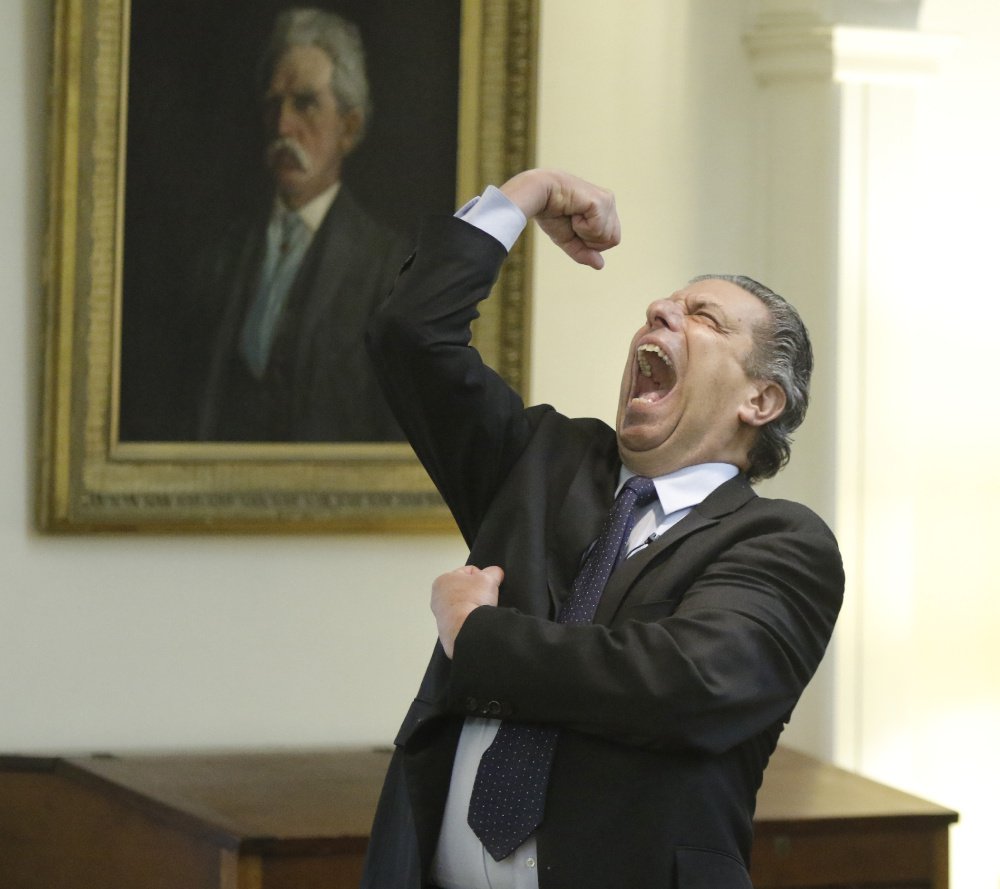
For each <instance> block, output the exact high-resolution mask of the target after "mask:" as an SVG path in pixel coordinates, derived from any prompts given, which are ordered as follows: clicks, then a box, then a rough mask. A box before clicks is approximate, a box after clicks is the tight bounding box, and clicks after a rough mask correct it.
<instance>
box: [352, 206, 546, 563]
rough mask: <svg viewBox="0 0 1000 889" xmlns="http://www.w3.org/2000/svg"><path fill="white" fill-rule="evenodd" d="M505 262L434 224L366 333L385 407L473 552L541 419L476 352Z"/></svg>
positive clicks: (456, 230)
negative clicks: (482, 311) (484, 311)
mask: <svg viewBox="0 0 1000 889" xmlns="http://www.w3.org/2000/svg"><path fill="white" fill-rule="evenodd" d="M506 256H507V253H506V251H505V249H504V248H503V246H502V245H501V244H500V242H499V241H497V240H496V239H494V238H493V237H491V236H490V235H487V234H485V233H484V232H482V231H480V230H479V229H477V228H475V227H474V226H472V225H469V224H468V223H466V222H462V221H461V220H459V219H455V218H453V217H440V218H438V217H434V218H431V219H429V220H428V221H427V222H425V224H424V226H423V229H422V231H421V236H420V240H419V242H418V245H417V249H416V252H415V253H414V254H413V256H411V257H410V259H409V260H407V262H406V264H404V266H403V271H402V272H401V273H400V276H399V278H398V279H397V282H396V285H395V287H394V288H393V292H392V293H391V294H390V296H389V298H388V299H387V300H386V301H385V303H384V304H383V305H382V306H381V307H380V308H379V310H378V311H377V312H376V313H375V315H374V317H373V319H372V322H371V324H370V326H369V330H368V349H369V353H370V355H371V358H372V361H373V363H374V365H375V369H376V375H377V376H378V378H379V383H380V384H381V386H382V390H383V392H384V393H385V396H386V399H387V401H388V402H389V405H390V406H391V408H392V410H393V412H394V414H395V415H396V419H397V420H398V421H399V424H400V426H401V427H402V429H403V432H404V433H405V434H406V437H407V438H408V439H409V441H410V444H411V445H412V446H413V449H414V451H415V452H416V454H417V457H418V458H419V459H420V461H421V463H423V465H424V467H425V468H426V469H427V472H428V473H429V475H430V477H431V479H432V480H433V481H434V484H435V485H436V486H437V488H438V490H439V491H440V492H441V495H442V497H443V498H444V500H445V502H446V503H447V505H448V507H449V509H450V510H451V513H452V515H453V516H454V517H455V521H456V522H457V524H458V526H459V529H460V530H461V531H462V534H463V536H464V537H465V539H466V542H468V543H470V545H471V541H472V540H473V538H474V537H475V533H476V530H477V529H478V527H479V524H480V522H481V521H482V517H483V514H484V513H485V511H486V509H487V507H488V505H489V502H490V500H491V499H492V496H493V494H494V493H495V491H496V489H497V487H498V486H499V484H500V483H501V482H502V480H503V479H504V477H505V476H506V474H507V472H508V471H509V469H510V467H511V466H512V465H513V462H514V461H515V460H516V459H517V456H518V455H519V454H520V452H521V451H522V450H523V448H524V446H525V444H526V442H527V440H528V437H529V434H530V428H531V426H532V422H531V417H532V413H533V411H528V410H526V409H525V407H524V404H523V402H522V400H521V398H520V396H518V394H517V393H516V392H514V391H513V390H512V389H511V388H510V387H509V386H508V385H507V383H505V382H504V380H503V379H502V378H501V377H500V376H499V375H498V374H497V373H496V372H495V371H493V370H492V369H491V368H489V367H487V366H486V365H485V364H484V363H483V360H482V358H481V356H480V355H479V353H478V352H477V351H476V350H475V349H474V348H473V347H472V345H471V339H472V333H471V325H472V322H473V321H474V320H475V319H476V318H477V317H478V314H479V313H478V310H477V308H476V307H477V305H478V303H479V302H480V301H481V300H483V299H486V297H487V296H488V295H489V293H490V290H491V289H492V287H493V284H494V283H495V281H496V278H497V275H498V274H499V271H500V267H501V265H502V263H503V260H504V259H505V258H506Z"/></svg>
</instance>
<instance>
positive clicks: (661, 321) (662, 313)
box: [646, 299, 684, 330]
mask: <svg viewBox="0 0 1000 889" xmlns="http://www.w3.org/2000/svg"><path fill="white" fill-rule="evenodd" d="M646 321H647V323H648V324H649V326H650V327H666V328H667V329H668V330H680V329H681V328H682V327H683V326H684V312H682V311H681V309H680V307H679V306H678V305H677V304H676V303H674V302H672V301H671V300H669V299H658V300H656V301H655V302H652V303H650V304H649V308H648V309H646Z"/></svg>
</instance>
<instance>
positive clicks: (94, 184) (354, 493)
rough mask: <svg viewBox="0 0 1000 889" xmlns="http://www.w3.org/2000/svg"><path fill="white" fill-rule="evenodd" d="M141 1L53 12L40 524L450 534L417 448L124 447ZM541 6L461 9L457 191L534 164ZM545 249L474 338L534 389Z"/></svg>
mask: <svg viewBox="0 0 1000 889" xmlns="http://www.w3.org/2000/svg"><path fill="white" fill-rule="evenodd" d="M129 14H130V6H129V0H56V18H55V47H54V67H53V82H52V109H51V135H50V140H51V141H50V167H51V169H50V176H49V181H50V196H49V232H48V253H47V258H46V270H45V271H46V294H47V305H46V316H45V368H44V392H43V398H42V410H43V416H42V424H41V425H42V429H41V448H40V460H39V473H38V474H39V497H38V501H39V508H38V518H39V525H40V527H41V528H42V529H43V530H45V531H60V532H90V531H147V532H150V531H152V532H163V531H267V532H288V531H397V530H399V531H402V530H406V531H414V530H443V529H446V528H449V527H452V525H451V520H450V518H449V517H448V515H447V511H446V510H445V508H444V506H443V505H442V504H441V502H440V499H439V497H438V496H437V494H436V492H435V491H434V490H433V488H432V486H431V484H430V481H429V480H428V478H427V476H426V475H425V473H424V471H423V469H422V467H420V465H419V464H418V462H417V461H416V458H415V457H414V456H413V453H412V451H411V450H410V448H409V447H408V446H407V445H401V444H390V443H364V444H329V445H315V444H223V443H195V442H180V443H173V442H171V443H167V442H150V443H135V442H127V443H123V442H120V441H119V440H118V431H117V393H118V363H119V362H118V357H119V349H120V332H121V326H120V318H121V287H122V285H121V277H122V276H121V270H122V253H123V248H122V243H123V239H122V220H123V194H124V157H125V144H126V128H127V121H126V112H125V108H126V102H125V99H126V96H127V89H128V84H127V73H128V41H127V39H126V37H127V35H128V34H129ZM537 21H538V15H537V0H463V2H462V23H461V26H462V38H461V60H460V70H461V82H460V113H459V133H458V138H459V162H458V182H457V191H458V194H459V195H462V196H468V195H470V194H474V193H476V192H477V191H478V190H479V189H480V188H481V187H482V184H483V183H486V182H500V181H502V180H503V179H505V178H506V177H507V176H508V175H510V174H511V173H512V172H515V171H516V170H518V169H523V168H524V167H526V166H529V165H530V163H531V157H532V153H533V147H534V146H533V143H534V139H533V136H534V132H533V121H534V100H535V88H534V84H535V66H536V45H537ZM529 248H530V244H528V245H521V246H519V247H518V248H517V249H516V250H515V251H514V254H513V255H512V256H511V258H510V260H509V261H508V263H507V265H506V266H505V269H504V272H503V275H502V278H501V281H500V284H499V289H498V292H497V294H496V297H495V298H494V299H491V300H490V301H489V303H488V304H487V305H486V306H484V314H483V317H482V318H481V319H480V322H479V323H478V327H477V329H476V342H477V345H478V347H479V349H480V351H481V352H482V353H483V355H484V356H485V358H486V359H487V361H488V362H489V363H491V364H492V365H493V366H494V367H496V368H497V369H498V370H499V371H500V372H501V373H503V374H504V376H505V377H506V378H507V379H508V380H509V381H510V382H511V383H512V385H514V386H515V387H516V388H517V389H519V390H520V391H524V390H525V388H526V384H527V357H528V313H529V292H528V288H529V277H530V276H529V271H530V249H529Z"/></svg>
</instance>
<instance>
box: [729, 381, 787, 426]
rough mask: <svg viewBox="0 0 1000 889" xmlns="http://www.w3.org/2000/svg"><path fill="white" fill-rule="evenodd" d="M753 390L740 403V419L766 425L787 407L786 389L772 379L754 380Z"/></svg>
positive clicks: (755, 424)
mask: <svg viewBox="0 0 1000 889" xmlns="http://www.w3.org/2000/svg"><path fill="white" fill-rule="evenodd" d="M753 387H754V389H753V392H752V393H751V395H750V397H749V398H748V399H747V400H746V401H745V402H744V403H743V404H742V405H740V410H739V416H740V419H741V420H742V421H743V422H744V423H746V424H747V425H748V426H765V425H767V424H768V423H770V422H771V421H772V420H775V419H777V418H778V417H780V416H781V414H782V411H784V409H785V404H786V401H787V399H786V397H785V390H784V389H782V388H781V386H779V385H778V384H777V383H775V382H772V381H770V380H754V382H753Z"/></svg>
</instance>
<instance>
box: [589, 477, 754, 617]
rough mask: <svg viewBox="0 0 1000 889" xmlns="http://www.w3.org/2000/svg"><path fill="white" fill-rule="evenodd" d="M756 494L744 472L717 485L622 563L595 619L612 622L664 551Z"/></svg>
mask: <svg viewBox="0 0 1000 889" xmlns="http://www.w3.org/2000/svg"><path fill="white" fill-rule="evenodd" d="M756 496H757V495H756V494H755V493H754V491H753V488H751V487H750V483H749V482H748V481H747V479H746V476H744V475H737V476H736V477H735V478H733V479H730V480H729V481H728V482H726V483H725V484H723V485H720V486H719V487H718V488H716V489H715V490H714V491H713V492H712V493H711V494H709V495H708V497H706V498H705V500H704V501H702V502H701V503H700V504H698V506H696V507H695V508H694V509H693V510H691V512H690V513H688V514H687V515H686V516H685V517H684V518H683V519H681V520H680V521H679V522H678V523H677V524H676V525H674V526H673V527H672V528H670V529H669V530H668V531H667V532H666V534H664V535H663V536H662V537H660V538H658V539H657V540H655V541H653V542H652V543H651V544H649V546H647V547H646V548H645V549H643V550H641V551H640V552H638V553H636V554H635V555H634V556H632V557H630V558H628V559H626V560H625V561H624V562H623V563H622V564H621V565H619V567H618V568H617V569H616V570H615V571H614V572H613V573H612V575H611V578H610V580H608V585H607V586H606V587H605V588H604V594H603V595H602V596H601V601H600V602H599V603H598V605H597V613H596V614H595V615H594V623H595V624H609V623H610V622H611V620H612V619H613V618H614V616H615V614H616V613H617V611H618V609H619V607H621V604H622V601H623V600H624V598H625V595H626V594H627V593H628V591H629V589H631V587H632V585H633V584H634V583H635V582H636V580H638V579H639V577H640V575H641V574H642V573H643V572H644V571H645V570H646V568H647V567H649V565H650V564H651V563H652V562H653V561H655V560H658V559H659V558H660V557H661V555H662V554H663V553H665V552H666V551H667V550H670V549H672V548H674V547H676V546H677V544H678V543H680V542H681V541H682V540H684V539H685V538H686V537H689V536H691V535H692V534H695V533H696V532H699V531H702V530H704V529H705V528H711V527H713V526H715V525H717V524H718V523H719V521H720V519H721V518H722V517H723V516H726V515H728V514H729V513H732V512H735V511H736V510H737V509H739V508H740V507H741V506H743V505H744V504H745V503H746V502H747V501H748V500H751V499H753V498H754V497H756Z"/></svg>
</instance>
